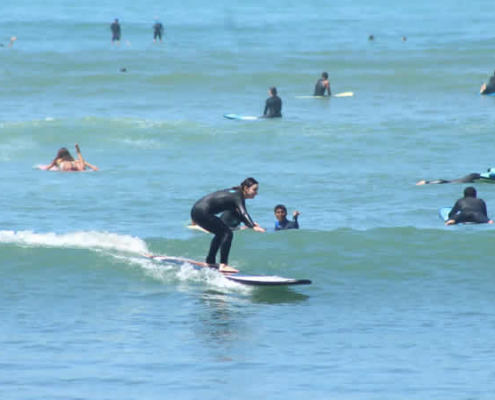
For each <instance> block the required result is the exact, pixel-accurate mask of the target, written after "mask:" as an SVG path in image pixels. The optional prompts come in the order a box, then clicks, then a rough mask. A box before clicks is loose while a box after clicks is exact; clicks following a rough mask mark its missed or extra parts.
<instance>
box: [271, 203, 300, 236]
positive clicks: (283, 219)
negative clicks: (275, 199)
mask: <svg viewBox="0 0 495 400" xmlns="http://www.w3.org/2000/svg"><path fill="white" fill-rule="evenodd" d="M273 211H274V213H275V218H277V221H276V222H275V230H276V231H285V230H287V229H299V223H298V222H297V217H298V216H299V215H300V212H299V211H294V213H293V214H292V221H289V220H288V219H287V208H286V207H285V206H284V205H282V204H279V205H277V206H276V207H275V209H274V210H273Z"/></svg>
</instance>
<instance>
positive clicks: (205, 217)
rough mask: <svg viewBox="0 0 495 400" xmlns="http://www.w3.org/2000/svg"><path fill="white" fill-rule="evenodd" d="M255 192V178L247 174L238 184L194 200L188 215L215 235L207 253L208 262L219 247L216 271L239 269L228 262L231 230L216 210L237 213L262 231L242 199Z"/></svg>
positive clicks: (245, 222)
mask: <svg viewBox="0 0 495 400" xmlns="http://www.w3.org/2000/svg"><path fill="white" fill-rule="evenodd" d="M257 194H258V182H257V181H256V179H254V178H247V179H245V180H244V181H243V182H242V183H241V185H240V186H236V187H233V188H232V189H226V190H220V191H218V192H213V193H210V194H209V195H207V196H205V197H203V198H201V199H200V200H198V201H197V202H196V203H195V204H194V206H193V208H192V210H191V219H192V220H193V221H194V222H195V223H196V224H197V225H199V226H200V227H202V228H203V229H206V230H207V231H208V232H211V233H213V234H214V235H215V236H214V237H213V239H212V241H211V244H210V251H209V252H208V256H207V257H206V263H207V264H215V263H216V254H217V252H218V250H219V249H220V265H219V271H221V272H238V271H237V270H236V269H235V268H232V267H230V266H229V265H228V261H229V253H230V246H231V244H232V239H233V237H234V235H233V233H232V230H231V229H230V228H229V227H228V226H227V225H226V224H225V223H224V222H223V221H222V220H221V219H220V218H219V217H217V216H216V215H215V214H219V213H221V212H224V211H232V212H235V213H238V215H239V217H240V218H241V220H242V222H244V224H245V225H246V226H247V227H249V228H252V229H254V230H256V231H258V232H264V231H265V229H263V228H262V227H260V226H259V225H258V224H256V223H255V222H254V221H253V220H252V218H251V217H250V215H249V214H248V212H247V210H246V204H245V200H246V199H254V198H255V197H256V195H257Z"/></svg>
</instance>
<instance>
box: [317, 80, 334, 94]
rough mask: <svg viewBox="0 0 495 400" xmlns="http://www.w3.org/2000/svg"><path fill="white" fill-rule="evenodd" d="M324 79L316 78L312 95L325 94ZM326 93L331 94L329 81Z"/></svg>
mask: <svg viewBox="0 0 495 400" xmlns="http://www.w3.org/2000/svg"><path fill="white" fill-rule="evenodd" d="M325 81H326V79H323V78H320V79H318V81H317V82H316V85H315V93H314V95H313V96H325V90H327V88H326V87H325ZM328 95H329V96H331V95H332V92H331V91H330V83H328Z"/></svg>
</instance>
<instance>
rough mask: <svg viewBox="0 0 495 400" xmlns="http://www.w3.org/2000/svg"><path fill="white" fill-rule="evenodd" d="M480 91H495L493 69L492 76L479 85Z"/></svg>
mask: <svg viewBox="0 0 495 400" xmlns="http://www.w3.org/2000/svg"><path fill="white" fill-rule="evenodd" d="M480 93H481V94H492V93H495V71H494V72H493V76H491V77H490V80H489V81H488V83H484V84H483V85H481V89H480Z"/></svg>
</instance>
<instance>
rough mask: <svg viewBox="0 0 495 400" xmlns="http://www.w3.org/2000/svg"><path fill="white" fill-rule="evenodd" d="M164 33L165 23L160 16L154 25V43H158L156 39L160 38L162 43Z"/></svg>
mask: <svg viewBox="0 0 495 400" xmlns="http://www.w3.org/2000/svg"><path fill="white" fill-rule="evenodd" d="M162 35H163V24H162V23H161V22H160V21H158V18H155V24H154V25H153V43H156V39H159V40H160V43H161V42H162Z"/></svg>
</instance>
